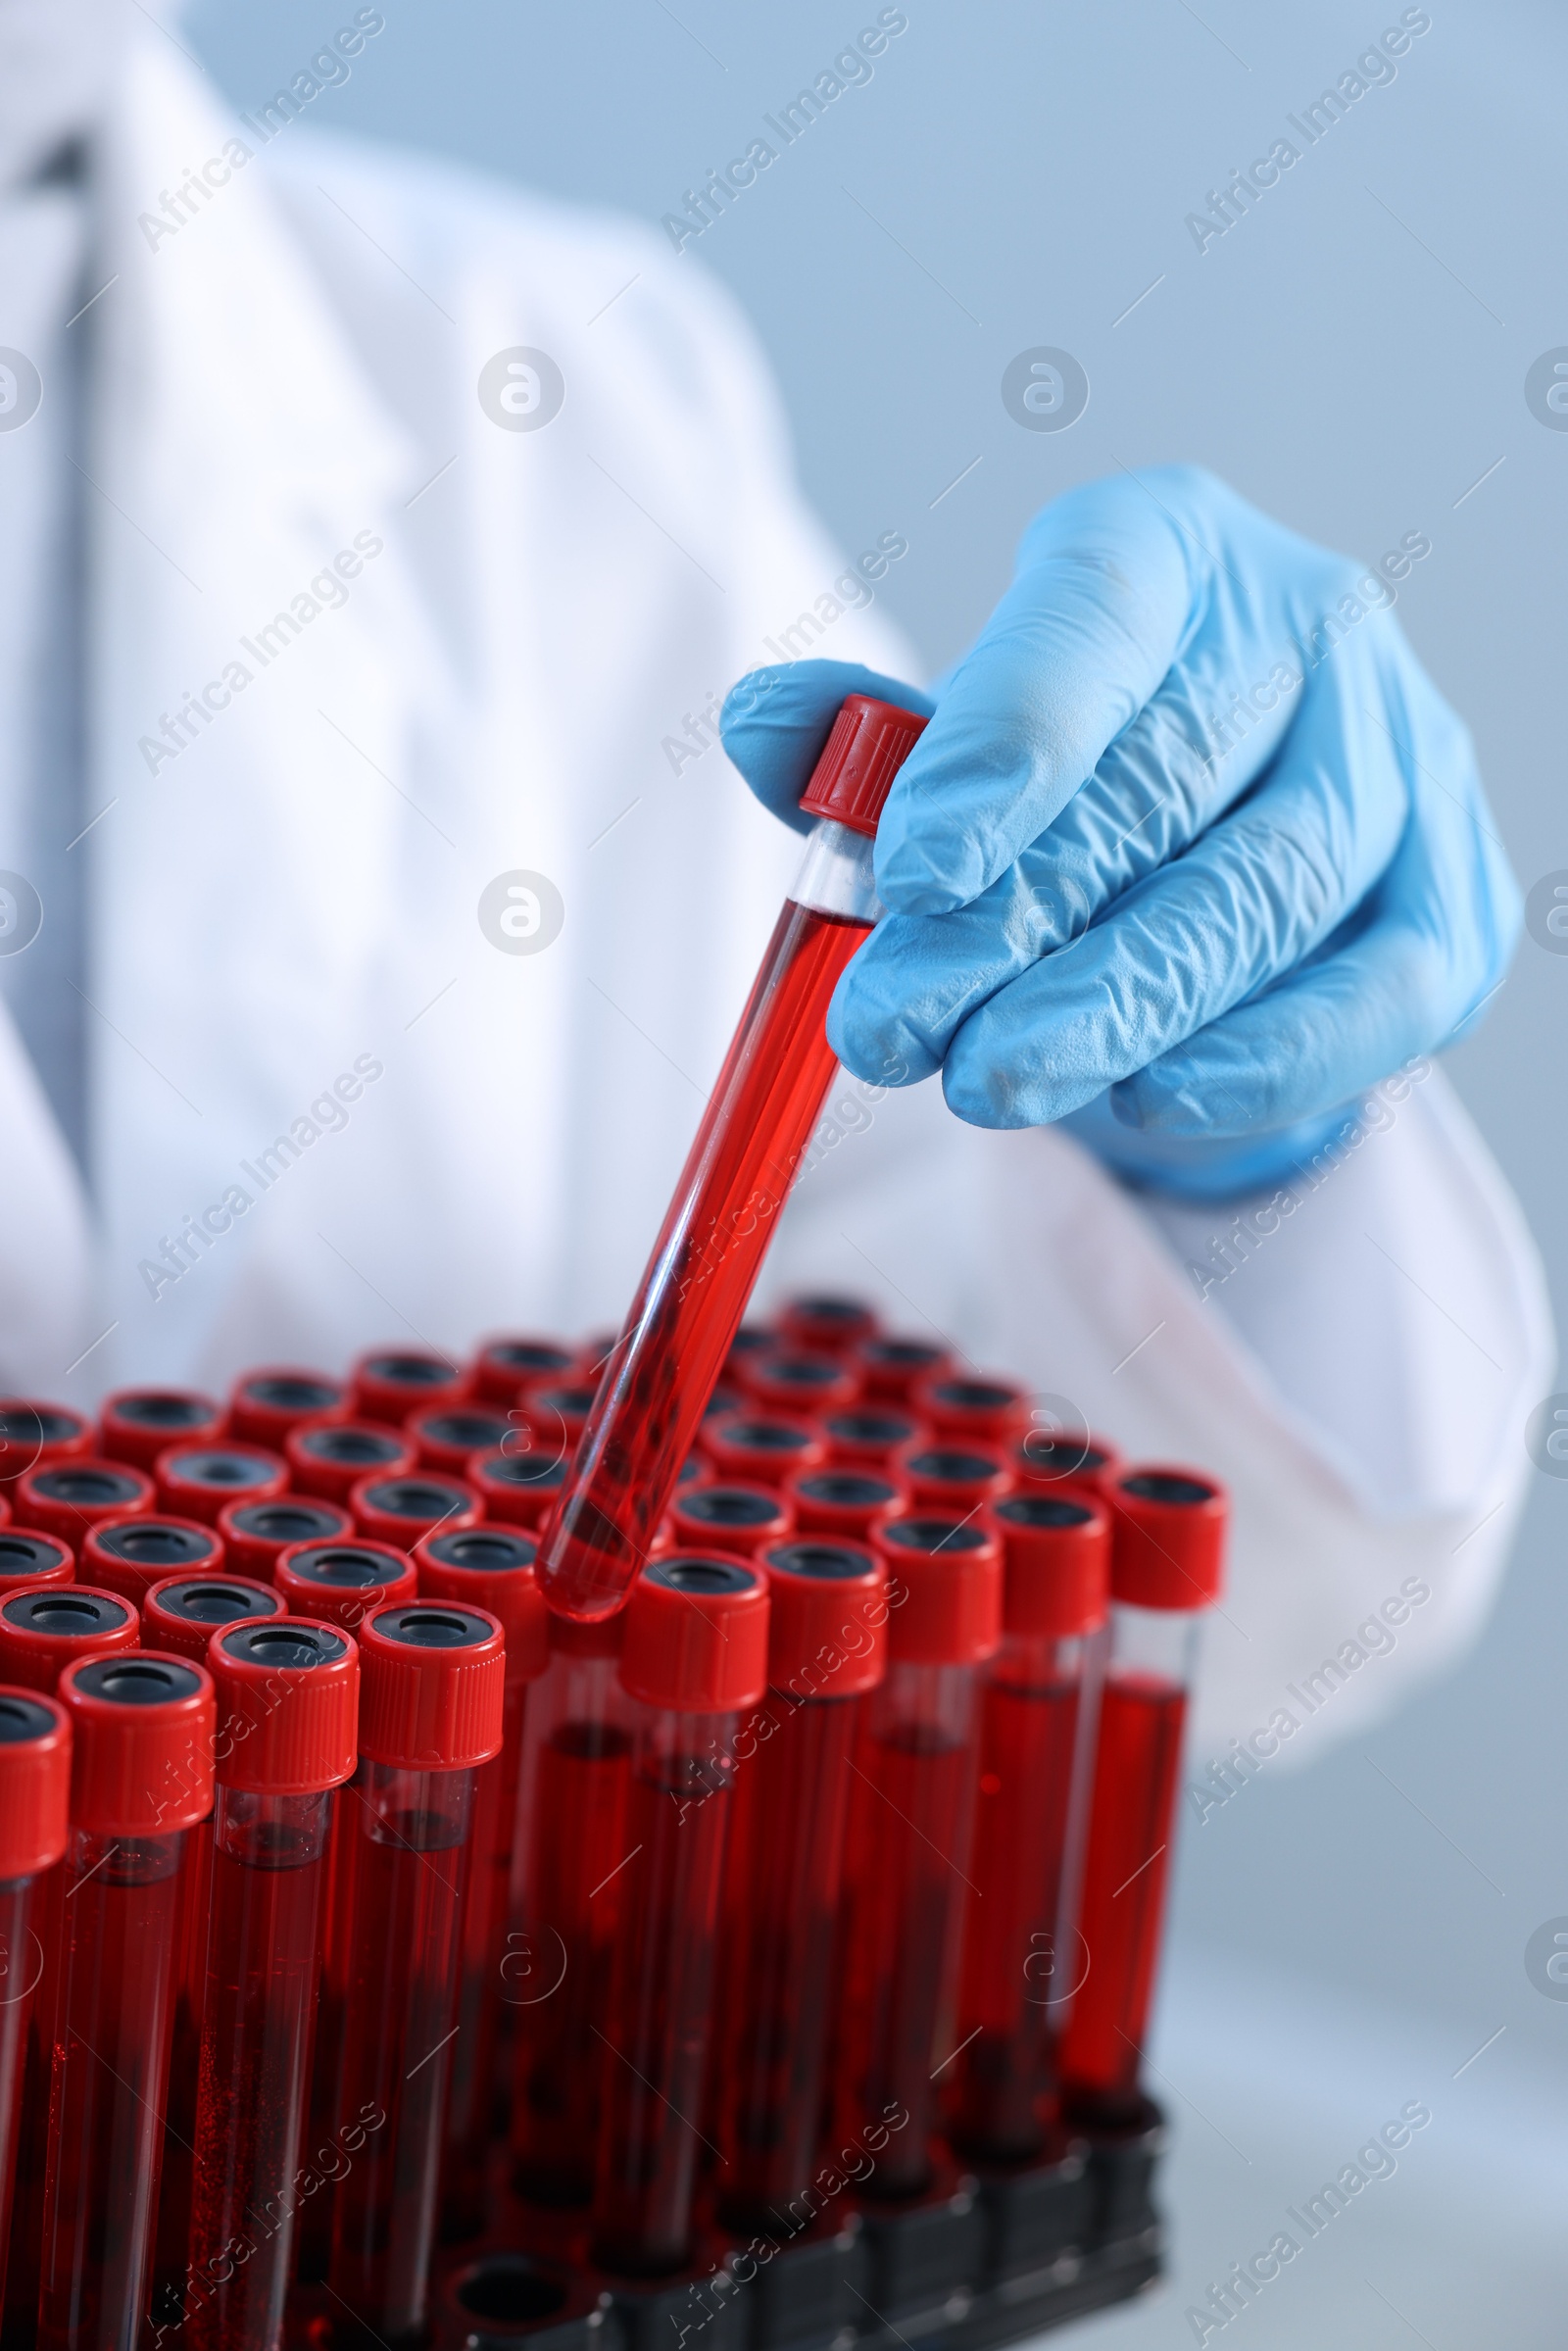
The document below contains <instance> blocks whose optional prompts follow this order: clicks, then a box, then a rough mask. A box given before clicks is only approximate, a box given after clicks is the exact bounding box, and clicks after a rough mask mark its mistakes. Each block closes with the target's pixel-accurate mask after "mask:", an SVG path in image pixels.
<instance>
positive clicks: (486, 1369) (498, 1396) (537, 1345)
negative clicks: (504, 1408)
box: [471, 1338, 577, 1405]
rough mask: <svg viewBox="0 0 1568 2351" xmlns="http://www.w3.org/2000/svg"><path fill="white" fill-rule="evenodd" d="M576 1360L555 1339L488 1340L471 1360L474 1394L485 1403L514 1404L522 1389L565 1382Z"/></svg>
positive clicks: (574, 1356) (568, 1350) (569, 1349)
mask: <svg viewBox="0 0 1568 2351" xmlns="http://www.w3.org/2000/svg"><path fill="white" fill-rule="evenodd" d="M576 1361H577V1357H576V1354H575V1352H574V1351H573V1349H572V1348H570V1347H563V1346H562V1345H561V1344H560V1342H559V1341H558V1340H555V1339H534V1338H511V1339H488V1340H486V1342H485V1344H484V1346H483V1347H481V1348H480V1349H479V1352H478V1353H477V1355H475V1357H474V1359H473V1374H472V1382H471V1385H472V1388H473V1393H474V1395H475V1396H483V1398H484V1399H485V1401H486V1403H491V1404H502V1405H506V1404H515V1403H516V1402H517V1401H518V1400H519V1398H520V1396H521V1395H522V1393H523V1392H524V1390H526V1389H528V1388H530V1387H541V1386H543V1385H544V1384H545V1383H547V1382H549V1381H560V1380H564V1379H565V1377H566V1376H567V1374H568V1373H569V1372H570V1371H572V1370H573V1369H574V1367H575V1365H576Z"/></svg>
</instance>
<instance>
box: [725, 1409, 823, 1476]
mask: <svg viewBox="0 0 1568 2351" xmlns="http://www.w3.org/2000/svg"><path fill="white" fill-rule="evenodd" d="M702 1448H703V1451H704V1453H705V1454H706V1455H707V1456H708V1459H709V1461H710V1462H711V1464H712V1468H713V1474H714V1476H715V1477H719V1478H723V1479H726V1480H730V1479H738V1480H740V1482H741V1483H742V1484H743V1485H754V1486H782V1485H783V1483H784V1480H785V1479H786V1478H787V1477H788V1476H789V1475H790V1473H791V1471H792V1470H795V1471H800V1470H806V1469H820V1468H821V1467H822V1465H823V1463H824V1462H825V1461H826V1460H827V1439H826V1438H825V1437H823V1436H822V1435H821V1434H820V1432H819V1431H818V1430H816V1429H814V1428H813V1427H812V1426H811V1424H810V1422H809V1421H805V1420H791V1419H786V1418H785V1416H784V1414H783V1413H781V1412H756V1411H753V1412H744V1411H743V1412H720V1413H719V1414H718V1415H717V1416H716V1418H714V1419H713V1420H711V1421H705V1422H704V1423H703V1430H702Z"/></svg>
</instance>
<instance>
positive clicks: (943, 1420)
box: [909, 1371, 1030, 1445]
mask: <svg viewBox="0 0 1568 2351" xmlns="http://www.w3.org/2000/svg"><path fill="white" fill-rule="evenodd" d="M909 1402H910V1404H911V1406H912V1407H913V1409H914V1410H915V1411H916V1412H918V1413H919V1415H920V1417H921V1419H922V1420H927V1421H929V1422H930V1424H931V1426H932V1428H933V1429H934V1430H935V1431H936V1433H937V1435H938V1436H939V1437H942V1438H948V1437H956V1438H960V1439H963V1440H965V1441H967V1440H968V1439H970V1438H978V1439H979V1441H980V1443H981V1444H982V1445H1005V1444H1007V1443H1008V1442H1009V1440H1013V1439H1016V1438H1019V1437H1022V1436H1023V1434H1024V1432H1025V1431H1026V1430H1027V1428H1028V1426H1029V1413H1030V1403H1029V1391H1028V1390H1027V1389H1026V1388H1020V1387H1019V1385H1018V1383H1017V1381H1016V1380H1007V1379H1004V1378H1003V1377H1002V1375H1001V1374H1000V1373H988V1372H981V1373H971V1374H963V1373H959V1372H955V1371H948V1372H945V1373H943V1374H941V1375H940V1376H939V1377H936V1378H932V1377H930V1376H929V1375H928V1376H927V1377H926V1378H925V1379H923V1380H916V1382H915V1383H914V1386H913V1387H912V1389H911V1390H910V1392H909Z"/></svg>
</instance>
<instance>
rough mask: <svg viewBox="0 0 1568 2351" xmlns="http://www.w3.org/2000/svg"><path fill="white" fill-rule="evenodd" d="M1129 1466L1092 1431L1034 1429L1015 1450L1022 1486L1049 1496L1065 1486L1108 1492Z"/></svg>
mask: <svg viewBox="0 0 1568 2351" xmlns="http://www.w3.org/2000/svg"><path fill="white" fill-rule="evenodd" d="M1126 1466H1127V1464H1126V1462H1125V1461H1124V1460H1123V1459H1122V1456H1121V1454H1120V1453H1119V1452H1118V1451H1117V1449H1116V1447H1115V1446H1114V1445H1111V1444H1110V1443H1109V1442H1108V1441H1107V1440H1106V1439H1105V1438H1103V1437H1095V1436H1092V1435H1091V1434H1090V1433H1089V1431H1088V1430H1084V1431H1082V1432H1081V1433H1080V1432H1079V1431H1077V1430H1060V1429H1031V1430H1030V1432H1029V1434H1028V1436H1027V1437H1024V1438H1020V1440H1019V1442H1018V1443H1017V1444H1016V1445H1014V1446H1013V1448H1012V1469H1013V1475H1014V1477H1015V1478H1016V1479H1017V1481H1018V1484H1019V1485H1020V1486H1038V1487H1042V1488H1044V1489H1045V1490H1046V1491H1047V1492H1048V1493H1049V1492H1050V1491H1051V1490H1052V1489H1053V1488H1057V1487H1061V1486H1063V1485H1069V1486H1088V1487H1091V1488H1093V1489H1094V1490H1096V1491H1097V1492H1100V1493H1108V1491H1109V1482H1110V1481H1111V1480H1112V1479H1113V1478H1115V1477H1116V1476H1117V1475H1118V1473H1119V1472H1120V1471H1122V1470H1123V1469H1125V1468H1126Z"/></svg>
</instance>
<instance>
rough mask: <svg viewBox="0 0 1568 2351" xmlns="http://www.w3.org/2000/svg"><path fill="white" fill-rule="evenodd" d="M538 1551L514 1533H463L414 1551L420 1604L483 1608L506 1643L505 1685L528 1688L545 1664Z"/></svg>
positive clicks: (428, 1540)
mask: <svg viewBox="0 0 1568 2351" xmlns="http://www.w3.org/2000/svg"><path fill="white" fill-rule="evenodd" d="M538 1548H539V1545H538V1544H537V1543H535V1541H534V1539H533V1537H532V1536H531V1535H523V1534H521V1533H519V1532H518V1530H517V1529H515V1527H465V1528H463V1529H461V1530H460V1531H459V1532H458V1533H457V1534H440V1535H426V1536H424V1537H422V1538H421V1540H420V1541H419V1542H418V1543H416V1544H415V1546H414V1565H415V1569H416V1572H417V1575H418V1579H419V1597H420V1599H421V1600H457V1601H458V1602H460V1603H461V1604H462V1605H464V1606H466V1607H472V1608H488V1610H489V1611H490V1614H491V1615H492V1616H494V1617H499V1619H500V1621H501V1626H502V1630H503V1631H504V1632H505V1634H506V1637H507V1681H508V1683H509V1684H510V1686H511V1687H512V1688H513V1689H515V1688H516V1686H517V1684H518V1683H519V1682H533V1681H536V1680H537V1679H538V1677H539V1676H540V1675H541V1674H542V1673H543V1672H544V1670H545V1667H546V1666H547V1665H548V1664H549V1663H550V1611H549V1609H548V1608H547V1607H546V1606H545V1595H544V1593H543V1592H541V1591H540V1589H539V1586H538V1583H537V1582H536V1580H535V1577H534V1572H533V1563H534V1555H535V1553H536V1552H537V1550H538Z"/></svg>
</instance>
